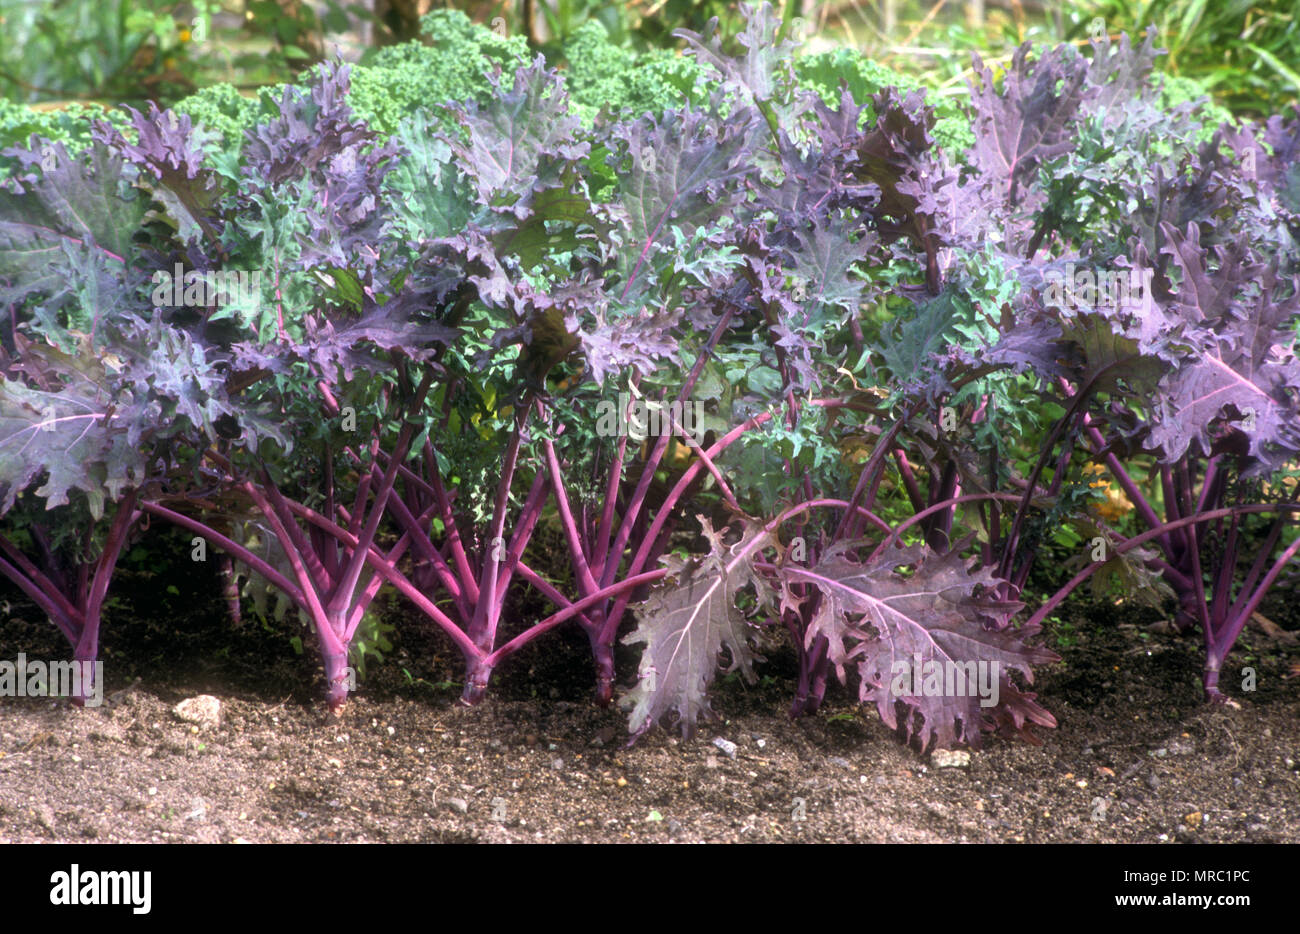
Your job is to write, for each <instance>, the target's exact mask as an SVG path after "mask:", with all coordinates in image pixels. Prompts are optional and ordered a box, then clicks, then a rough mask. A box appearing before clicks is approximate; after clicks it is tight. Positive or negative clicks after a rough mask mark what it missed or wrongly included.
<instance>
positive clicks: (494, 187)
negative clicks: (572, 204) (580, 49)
mask: <svg viewBox="0 0 1300 934" xmlns="http://www.w3.org/2000/svg"><path fill="white" fill-rule="evenodd" d="M489 80H490V81H491V82H492V84H493V87H494V88H495V91H496V93H495V94H494V95H493V97H492V100H491V101H490V103H488V104H487V105H486V106H482V107H480V106H479V105H478V103H477V102H475V101H469V102H467V103H466V105H465V106H464V108H463V109H462V108H457V107H453V108H452V109H451V112H452V114H453V115H454V116H455V117H456V118H457V119H458V120H459V121H460V123H461V125H462V126H463V127H464V129H465V134H466V136H467V137H468V139H467V140H462V139H459V138H455V137H453V138H452V139H450V140H449V143H450V145H451V148H452V151H453V152H455V154H456V155H457V156H458V157H459V158H460V165H461V169H462V171H464V172H465V173H466V174H467V175H468V176H469V178H470V180H471V182H472V184H473V185H474V188H475V190H476V191H477V193H478V197H479V201H480V203H482V204H484V205H490V206H498V207H502V208H503V209H506V208H508V209H509V210H510V211H512V212H513V213H514V215H515V216H516V217H517V218H519V219H523V218H524V217H527V216H528V215H529V214H530V213H532V207H531V204H530V202H531V197H532V195H533V194H534V193H536V192H538V191H543V190H545V189H548V188H554V187H557V186H559V185H560V183H561V177H562V175H563V170H564V168H565V167H566V165H567V164H569V163H572V162H576V161H578V160H580V159H584V158H586V156H587V154H588V152H589V149H590V144H588V143H587V142H585V141H582V140H580V139H579V138H578V135H577V131H578V129H579V127H580V126H581V121H580V120H579V118H578V117H577V116H576V115H575V114H573V113H571V112H570V109H569V104H568V96H567V95H566V94H565V91H564V84H563V82H562V81H561V80H560V77H559V75H558V74H557V73H556V72H555V71H554V70H551V69H548V68H547V67H546V62H545V59H544V58H543V57H542V56H540V55H539V56H538V57H537V59H536V61H534V62H533V64H531V65H529V66H526V67H523V68H520V69H519V70H518V71H517V72H516V73H515V80H514V86H513V88H512V89H511V90H509V91H506V90H503V89H502V88H501V84H500V76H499V75H492V76H490V78H489Z"/></svg>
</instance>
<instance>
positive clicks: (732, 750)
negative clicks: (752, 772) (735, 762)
mask: <svg viewBox="0 0 1300 934" xmlns="http://www.w3.org/2000/svg"><path fill="white" fill-rule="evenodd" d="M713 745H715V746H717V747H718V748H719V749H721V750H722V751H723V752H724V753H725V754H726V756H727V758H729V759H734V758H736V744H735V743H733V742H732V741H731V740H729V739H723V738H722V737H721V736H719V737H717V738H716V739H714V741H713Z"/></svg>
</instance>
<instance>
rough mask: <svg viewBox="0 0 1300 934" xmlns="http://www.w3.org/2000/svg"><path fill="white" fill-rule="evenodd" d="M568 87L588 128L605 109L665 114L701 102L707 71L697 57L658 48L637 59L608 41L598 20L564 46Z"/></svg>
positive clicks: (590, 23)
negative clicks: (670, 110) (688, 56)
mask: <svg viewBox="0 0 1300 934" xmlns="http://www.w3.org/2000/svg"><path fill="white" fill-rule="evenodd" d="M564 57H565V60H566V62H567V69H566V71H565V83H566V85H567V87H568V91H569V95H570V96H571V97H572V99H573V103H574V110H575V112H576V113H577V114H578V116H579V117H581V118H582V121H583V123H584V124H585V125H587V126H590V125H591V124H592V123H593V121H594V120H595V117H596V114H597V113H599V111H600V109H601V108H602V107H608V108H609V111H610V112H611V113H616V112H619V111H626V112H630V113H634V114H642V113H646V112H650V113H654V114H662V113H663V112H664V111H665V110H669V109H672V108H675V107H681V106H683V105H684V104H686V103H687V102H688V101H689V102H690V103H692V104H702V103H703V101H704V100H705V98H706V97H707V93H706V91H705V90H704V86H703V84H702V81H703V78H704V73H703V70H702V69H701V68H700V66H699V65H698V64H697V63H696V62H695V60H694V59H691V58H687V57H685V56H682V55H678V54H677V53H675V52H671V51H667V50H663V49H656V50H654V51H651V52H647V53H645V54H643V55H640V56H638V55H637V54H636V53H634V52H632V51H631V50H629V49H625V48H622V47H621V46H618V45H615V44H613V43H612V42H611V41H610V38H609V33H608V31H607V30H606V29H605V27H604V26H603V25H602V24H601V23H599V22H597V21H596V20H590V21H588V22H586V23H584V24H583V25H582V26H580V27H579V28H578V29H577V30H576V31H575V32H574V34H573V36H572V37H571V38H570V39H569V41H568V42H567V43H565V45H564Z"/></svg>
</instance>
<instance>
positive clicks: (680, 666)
mask: <svg viewBox="0 0 1300 934" xmlns="http://www.w3.org/2000/svg"><path fill="white" fill-rule="evenodd" d="M699 518H700V523H701V525H702V526H703V531H704V535H705V538H706V539H707V540H708V542H709V546H710V550H709V553H708V554H707V555H705V556H703V557H700V558H695V559H692V560H690V561H683V560H682V559H680V558H677V557H676V556H671V555H670V556H666V557H664V558H662V559H661V561H662V562H663V564H664V565H666V566H667V567H668V568H669V572H670V573H669V576H668V577H666V578H664V580H662V581H660V582H659V584H657V585H656V586H655V588H654V589H653V590H652V591H651V593H650V597H649V599H647V600H646V602H645V603H644V604H643V605H642V606H641V608H640V609H639V610H638V611H637V621H638V625H637V628H636V629H635V630H634V631H633V632H631V633H629V634H628V635H627V636H625V637H624V639H623V642H624V643H625V644H628V645H635V644H637V643H643V644H644V646H645V648H644V649H643V650H642V653H641V665H640V668H639V671H638V681H637V684H636V687H635V688H633V689H632V691H631V692H630V693H629V694H628V695H627V697H626V698H625V699H624V700H625V704H626V706H627V707H630V708H631V714H630V716H629V719H628V728H629V730H630V731H631V732H632V733H633V735H635V736H639V735H641V734H642V733H644V732H645V731H646V730H648V729H650V728H651V727H652V726H654V725H655V724H656V723H658V722H659V721H660V720H661V719H662V718H663V717H664V716H665V715H666V714H668V713H669V712H676V714H677V717H678V718H679V720H680V723H681V727H682V732H683V733H684V734H689V733H690V732H691V730H692V729H693V728H694V726H695V723H696V721H697V720H698V719H699V718H700V717H701V716H706V715H708V714H709V712H710V708H709V702H708V698H707V696H706V693H705V692H706V689H707V688H708V685H709V682H710V681H712V680H713V677H714V675H715V674H716V673H717V671H718V657H719V655H720V654H721V653H722V652H723V650H725V651H726V653H727V655H728V656H729V660H730V661H729V664H728V666H727V668H726V669H725V670H726V671H737V670H738V671H740V672H741V674H742V675H743V676H744V677H745V678H747V679H749V680H751V681H752V680H754V673H753V667H752V666H753V661H754V659H755V655H754V653H753V651H752V649H751V648H750V645H749V642H750V638H751V631H750V623H749V622H748V621H747V620H746V619H745V616H744V614H743V613H741V611H740V610H739V609H738V608H737V606H736V597H737V595H738V593H739V591H740V590H741V589H743V588H744V587H745V586H747V585H748V584H750V583H752V582H753V578H754V574H755V571H754V567H753V562H752V555H753V554H754V553H755V552H756V551H757V549H758V548H759V547H761V546H762V544H763V542H765V541H768V539H769V533H766V532H764V531H763V530H762V529H761V528H758V527H751V528H748V529H746V531H745V534H744V536H743V537H742V539H741V541H740V542H738V543H737V544H735V545H732V546H730V547H728V546H727V545H726V544H725V543H724V542H723V533H721V532H715V531H714V529H713V526H712V524H711V523H710V522H709V520H708V519H707V518H705V517H704V516H700V517H699ZM760 586H764V585H760Z"/></svg>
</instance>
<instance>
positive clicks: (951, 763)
mask: <svg viewBox="0 0 1300 934" xmlns="http://www.w3.org/2000/svg"><path fill="white" fill-rule="evenodd" d="M930 761H931V762H933V763H934V767H935V768H936V769H962V768H966V767H967V766H969V765H970V753H969V752H967V751H966V750H965V749H936V750H935V751H934V753H933V754H932V755H931V756H930Z"/></svg>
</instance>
